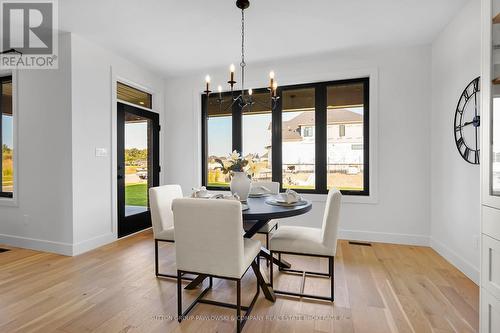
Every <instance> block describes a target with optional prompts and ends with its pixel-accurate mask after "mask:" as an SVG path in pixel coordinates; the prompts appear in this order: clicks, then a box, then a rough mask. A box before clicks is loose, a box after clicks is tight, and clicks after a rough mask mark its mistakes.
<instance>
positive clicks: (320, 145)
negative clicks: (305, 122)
mask: <svg viewBox="0 0 500 333" xmlns="http://www.w3.org/2000/svg"><path fill="white" fill-rule="evenodd" d="M314 118H315V127H316V128H315V132H316V133H315V147H316V151H315V160H316V163H315V169H316V170H315V172H316V176H315V180H316V184H315V186H316V192H317V193H326V192H327V184H326V181H327V176H326V171H327V165H326V164H327V127H328V126H327V112H326V85H325V84H322V83H321V84H317V85H316V89H315V117H314Z"/></svg>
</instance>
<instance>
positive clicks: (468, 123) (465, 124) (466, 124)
mask: <svg viewBox="0 0 500 333" xmlns="http://www.w3.org/2000/svg"><path fill="white" fill-rule="evenodd" d="M473 123H474V120H473V121H468V122H466V123H464V124H463V125H461V126H460V127H462V128H463V127H465V126H469V125H470V124H473Z"/></svg>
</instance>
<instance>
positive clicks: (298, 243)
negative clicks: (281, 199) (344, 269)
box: [269, 226, 335, 256]
mask: <svg viewBox="0 0 500 333" xmlns="http://www.w3.org/2000/svg"><path fill="white" fill-rule="evenodd" d="M271 235H272V236H271V239H270V241H269V242H270V244H269V249H270V250H271V251H281V252H293V253H304V254H317V255H326V256H334V255H335V249H331V248H327V247H326V246H324V245H323V234H322V230H321V229H317V228H308V227H293V226H281V227H280V228H279V229H278V230H276V232H273V233H272V234H271Z"/></svg>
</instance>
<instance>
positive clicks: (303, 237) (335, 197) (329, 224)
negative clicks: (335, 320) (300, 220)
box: [269, 189, 342, 302]
mask: <svg viewBox="0 0 500 333" xmlns="http://www.w3.org/2000/svg"><path fill="white" fill-rule="evenodd" d="M341 199H342V195H341V194H340V192H339V191H338V190H336V189H331V190H330V191H329V192H328V197H327V199H326V206H325V212H324V215H323V225H322V228H321V229H319V228H309V227H295V226H284V227H280V228H279V230H277V231H276V232H274V233H273V234H272V236H271V239H270V248H269V250H270V252H271V256H273V255H274V254H275V253H276V254H278V255H279V256H280V257H281V254H291V255H299V256H309V257H323V258H328V273H320V272H308V271H299V270H293V269H286V268H280V269H279V270H280V271H281V272H284V273H294V274H296V273H300V274H302V287H301V290H304V284H305V279H306V277H307V275H316V276H324V277H328V278H329V279H330V297H325V296H319V295H310V294H304V293H303V292H300V293H297V292H290V291H282V290H276V289H274V292H275V293H276V294H284V295H290V296H300V297H307V298H315V299H321V300H328V301H332V302H333V301H334V280H333V278H334V277H333V275H334V257H335V253H336V250H337V236H338V229H339V214H340V202H341ZM270 280H271V287H272V286H273V267H271V269H270Z"/></svg>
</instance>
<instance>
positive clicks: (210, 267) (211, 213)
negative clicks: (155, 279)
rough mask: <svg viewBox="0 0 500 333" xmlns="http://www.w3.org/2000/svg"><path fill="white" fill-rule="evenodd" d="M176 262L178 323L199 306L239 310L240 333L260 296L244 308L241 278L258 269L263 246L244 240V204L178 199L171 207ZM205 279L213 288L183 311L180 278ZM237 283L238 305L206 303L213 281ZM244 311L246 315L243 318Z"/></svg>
mask: <svg viewBox="0 0 500 333" xmlns="http://www.w3.org/2000/svg"><path fill="white" fill-rule="evenodd" d="M172 209H173V212H174V226H175V247H176V261H177V306H178V314H179V317H178V320H179V322H181V321H182V319H184V318H185V317H186V316H187V315H188V313H189V312H190V311H191V309H193V307H194V306H195V305H196V304H197V303H205V304H211V305H216V306H223V307H227V308H232V309H236V319H237V320H236V328H237V332H240V331H241V329H242V328H243V326H244V324H245V321H246V318H247V316H248V315H249V314H250V312H251V311H252V308H253V305H254V304H255V301H256V300H257V297H258V295H259V287H260V286H259V283H257V292H256V293H255V296H254V297H253V299H252V301H251V303H250V305H249V306H242V305H241V278H242V277H243V275H244V274H245V273H246V271H247V270H248V268H249V267H250V266H252V267H253V269H254V270H255V269H257V270H258V269H259V267H258V265H257V264H256V263H257V256H258V255H259V252H260V247H261V244H260V242H259V241H257V240H253V239H248V238H244V237H243V222H242V214H241V203H240V202H239V201H236V200H207V199H193V198H186V199H175V200H174V201H173V203H172ZM183 274H196V275H200V274H201V275H206V276H208V277H209V280H210V284H209V286H208V287H206V288H205V289H204V290H203V291H202V292H201V294H200V295H199V296H198V298H196V300H195V301H194V302H193V303H192V304H191V305H190V306H189V307H188V308H187V310H186V311H184V312H183V311H182V288H181V277H182V275H183ZM213 277H216V278H221V279H226V280H232V281H236V304H228V303H222V302H217V301H213V300H206V299H203V296H204V295H205V294H206V293H207V292H208V291H209V290H210V289H211V288H212V278H213ZM241 310H244V311H246V313H245V315H244V317H242V316H241Z"/></svg>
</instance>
